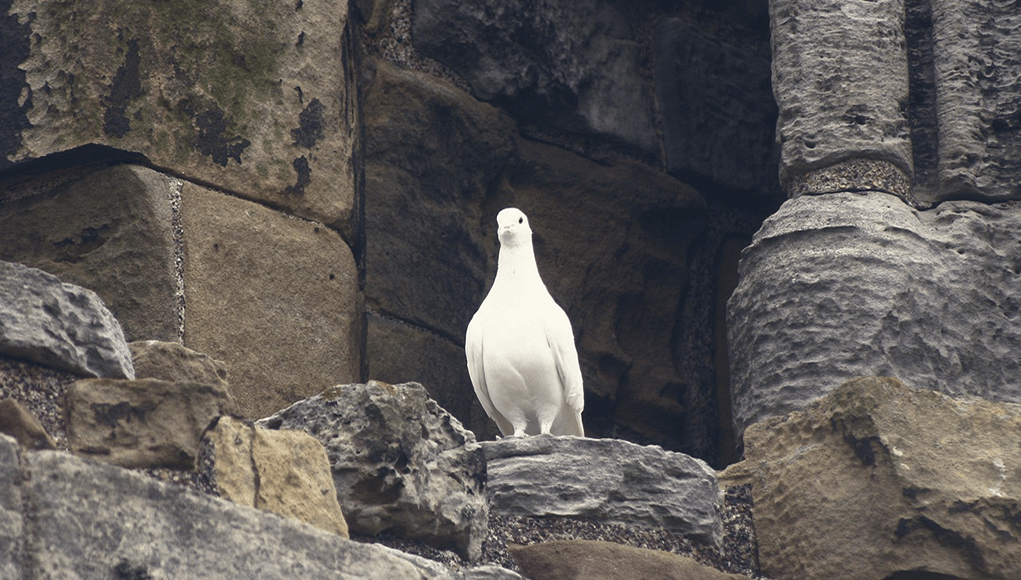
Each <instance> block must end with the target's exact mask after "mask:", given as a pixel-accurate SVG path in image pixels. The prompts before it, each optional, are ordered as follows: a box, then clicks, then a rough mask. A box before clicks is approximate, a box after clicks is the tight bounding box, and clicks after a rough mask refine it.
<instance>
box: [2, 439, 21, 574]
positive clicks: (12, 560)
mask: <svg viewBox="0 0 1021 580" xmlns="http://www.w3.org/2000/svg"><path fill="white" fill-rule="evenodd" d="M20 480H21V461H20V459H19V458H18V442H17V441H15V440H14V439H13V438H11V437H8V436H7V435H5V434H3V433H0V577H3V578H10V579H11V580H22V578H27V577H28V576H27V575H26V573H25V570H24V569H23V568H22V565H21V555H22V554H23V553H24V552H23V550H24V541H25V540H24V533H25V520H24V516H23V515H22V510H23V509H24V504H23V497H22V492H21V488H22V486H21V482H20Z"/></svg>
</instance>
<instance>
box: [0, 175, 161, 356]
mask: <svg viewBox="0 0 1021 580" xmlns="http://www.w3.org/2000/svg"><path fill="white" fill-rule="evenodd" d="M54 182H56V183H54ZM172 182H173V180H172V179H170V178H168V177H167V176H165V175H162V174H160V173H157V172H156V171H153V170H151V169H148V168H145V167H139V166H135V165H118V166H114V167H109V168H105V169H100V170H96V171H92V172H89V173H86V174H85V175H83V176H77V177H75V178H71V179H68V180H64V179H60V178H59V176H58V177H54V176H53V175H45V176H42V177H36V178H34V179H28V180H25V181H22V182H20V183H18V184H16V185H11V186H9V187H7V188H4V187H3V186H0V199H2V200H3V201H4V203H2V204H0V259H3V260H10V261H12V262H20V263H22V264H25V265H27V266H32V267H33V268H39V269H41V270H44V271H46V272H49V273H50V274H53V275H54V276H57V277H58V278H60V279H61V280H63V281H64V282H68V283H71V284H77V285H79V286H83V287H85V288H88V289H90V290H92V291H93V292H95V293H96V294H98V295H99V296H100V298H102V299H103V302H104V303H105V304H106V306H107V308H109V309H110V311H111V312H112V313H113V315H114V316H116V317H117V321H118V322H120V324H121V327H122V328H123V330H124V336H125V338H126V339H127V340H142V339H158V340H178V309H177V301H176V297H175V295H176V293H177V279H176V274H175V264H174V258H175V250H174V239H173V231H172V219H171V197H172V195H174V192H175V190H176V186H175V185H174V184H173V183H172Z"/></svg>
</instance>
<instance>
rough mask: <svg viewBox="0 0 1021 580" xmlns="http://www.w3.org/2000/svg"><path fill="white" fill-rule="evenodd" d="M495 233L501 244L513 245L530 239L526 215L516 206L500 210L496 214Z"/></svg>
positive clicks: (530, 230)
mask: <svg viewBox="0 0 1021 580" xmlns="http://www.w3.org/2000/svg"><path fill="white" fill-rule="evenodd" d="M496 233H497V235H498V236H499V238H500V245H501V246H508V247H513V246H517V245H520V244H523V243H525V242H527V241H530V240H531V239H532V228H530V227H528V216H526V215H525V214H524V213H522V211H521V210H520V209H518V208H516V207H508V208H506V209H504V210H501V211H500V213H499V214H497V216H496Z"/></svg>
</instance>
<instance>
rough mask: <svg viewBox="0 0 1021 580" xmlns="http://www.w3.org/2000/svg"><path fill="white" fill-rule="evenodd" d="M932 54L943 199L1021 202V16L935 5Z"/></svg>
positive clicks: (1005, 10) (946, 1)
mask: <svg viewBox="0 0 1021 580" xmlns="http://www.w3.org/2000/svg"><path fill="white" fill-rule="evenodd" d="M932 50H933V60H934V65H935V83H936V94H937V98H936V109H937V115H938V123H939V141H938V143H939V157H940V159H939V176H940V192H939V196H938V199H937V200H936V201H942V200H945V199H955V198H956V199H961V198H968V199H975V198H978V199H983V200H988V201H1001V200H1006V199H1019V198H1021V185H1019V184H1021V99H1019V98H1018V94H1019V93H1021V10H1018V7H1017V6H1016V5H1011V4H1009V3H999V2H988V1H983V0H968V1H958V0H933V1H932Z"/></svg>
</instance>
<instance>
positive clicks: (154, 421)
mask: <svg viewBox="0 0 1021 580" xmlns="http://www.w3.org/2000/svg"><path fill="white" fill-rule="evenodd" d="M65 413H66V415H67V439H68V447H69V448H70V449H71V451H73V452H75V453H77V454H79V455H84V456H88V457H91V458H93V459H96V460H99V461H105V462H107V463H112V464H114V465H120V466H123V467H171V468H179V469H193V468H194V467H195V458H196V456H197V455H198V451H199V441H200V439H201V437H202V433H203V432H204V431H205V430H206V429H207V428H208V427H209V425H210V423H212V421H213V420H214V419H216V418H217V417H219V416H221V415H227V414H236V413H237V403H235V402H234V400H233V398H231V396H230V394H229V393H228V392H227V390H226V389H225V388H223V387H222V386H219V385H204V384H199V383H184V382H171V381H161V380H157V379H138V380H133V381H131V380H117V379H82V380H80V381H76V382H75V383H74V384H72V385H71V387H70V388H69V389H68V391H67V400H66V402H65Z"/></svg>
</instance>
